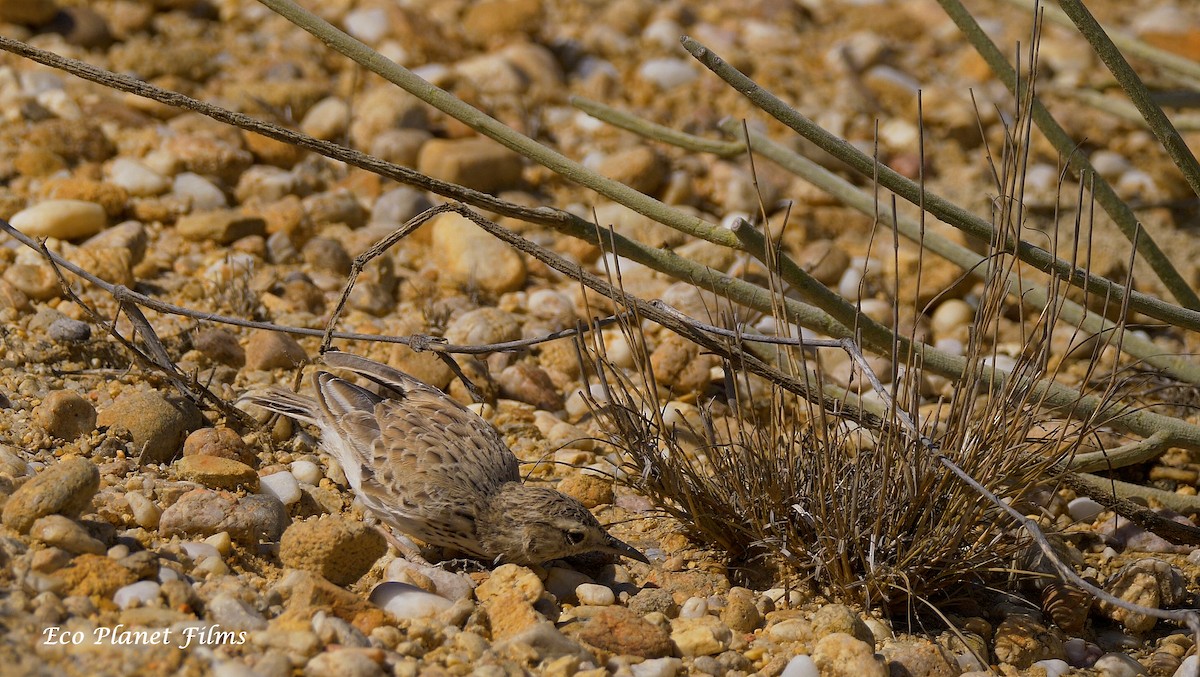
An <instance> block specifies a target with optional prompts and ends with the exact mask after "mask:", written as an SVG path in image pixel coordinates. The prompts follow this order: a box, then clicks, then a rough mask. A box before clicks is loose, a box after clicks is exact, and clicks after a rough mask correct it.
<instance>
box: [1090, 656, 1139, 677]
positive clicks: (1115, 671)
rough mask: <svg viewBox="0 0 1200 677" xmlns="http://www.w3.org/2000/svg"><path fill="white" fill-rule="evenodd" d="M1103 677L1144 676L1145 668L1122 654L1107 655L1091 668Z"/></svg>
mask: <svg viewBox="0 0 1200 677" xmlns="http://www.w3.org/2000/svg"><path fill="white" fill-rule="evenodd" d="M1092 668H1093V669H1094V670H1096V671H1097V672H1099V673H1100V674H1101V675H1103V676H1104V677H1137V676H1138V675H1144V674H1146V668H1144V667H1142V664H1141V663H1139V662H1137V661H1136V660H1134V659H1133V658H1131V657H1129V656H1126V655H1125V654H1123V653H1107V654H1104V655H1103V656H1101V657H1100V660H1098V661H1096V663H1095V665H1093V666H1092Z"/></svg>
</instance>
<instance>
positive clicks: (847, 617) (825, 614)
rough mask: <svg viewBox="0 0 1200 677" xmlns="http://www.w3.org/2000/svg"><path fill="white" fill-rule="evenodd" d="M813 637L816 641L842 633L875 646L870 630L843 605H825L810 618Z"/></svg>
mask: <svg viewBox="0 0 1200 677" xmlns="http://www.w3.org/2000/svg"><path fill="white" fill-rule="evenodd" d="M812 631H813V636H814V637H816V638H817V639H820V638H822V637H824V636H825V635H830V634H834V633H843V634H847V635H850V636H851V637H853V638H855V639H857V640H859V641H861V642H865V643H867V644H870V645H871V646H875V637H874V635H872V634H871V629H870V628H868V627H867V624H866V623H864V622H863V620H862V619H861V618H859V617H858V613H856V612H855V611H854V610H853V609H851V608H850V607H848V606H846V605H845V604H826V605H825V606H823V607H821V608H820V609H818V610H817V612H816V613H815V614H813V617H812Z"/></svg>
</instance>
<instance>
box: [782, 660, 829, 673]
mask: <svg viewBox="0 0 1200 677" xmlns="http://www.w3.org/2000/svg"><path fill="white" fill-rule="evenodd" d="M820 675H821V673H820V672H818V671H817V664H816V663H814V662H813V659H812V658H810V657H808V656H795V657H793V658H792V660H790V661H788V664H787V665H786V666H785V667H784V668H783V672H782V673H780V675H779V677H820Z"/></svg>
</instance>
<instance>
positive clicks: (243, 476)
mask: <svg viewBox="0 0 1200 677" xmlns="http://www.w3.org/2000/svg"><path fill="white" fill-rule="evenodd" d="M172 467H173V469H174V470H175V474H176V475H178V476H179V478H180V479H183V480H188V481H191V482H196V483H197V484H200V485H203V486H206V487H209V488H210V489H229V490H233V489H243V488H244V489H247V490H249V491H257V490H258V473H256V472H255V471H254V468H251V467H250V466H248V465H246V464H245V463H242V462H240V461H234V460H232V459H228V458H222V457H220V456H184V457H183V458H181V459H179V460H178V461H176V462H175V463H174V465H173V466H172Z"/></svg>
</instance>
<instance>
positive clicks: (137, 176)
mask: <svg viewBox="0 0 1200 677" xmlns="http://www.w3.org/2000/svg"><path fill="white" fill-rule="evenodd" d="M105 173H106V174H107V176H108V180H109V182H110V183H112V184H113V185H114V186H120V187H121V188H124V189H125V191H126V192H128V193H129V194H130V195H132V196H134V197H153V196H155V195H162V194H163V193H165V192H167V190H169V189H170V188H171V182H170V181H168V180H167V178H166V177H164V176H163V175H162V174H159V173H158V172H156V171H154V170H153V169H151V168H149V167H147V166H146V165H144V164H142V163H141V162H138V161H137V160H133V159H130V158H123V157H119V158H116V159H114V160H113V161H112V163H111V164H110V165H109V166H108V169H107V171H106V172H105Z"/></svg>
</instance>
